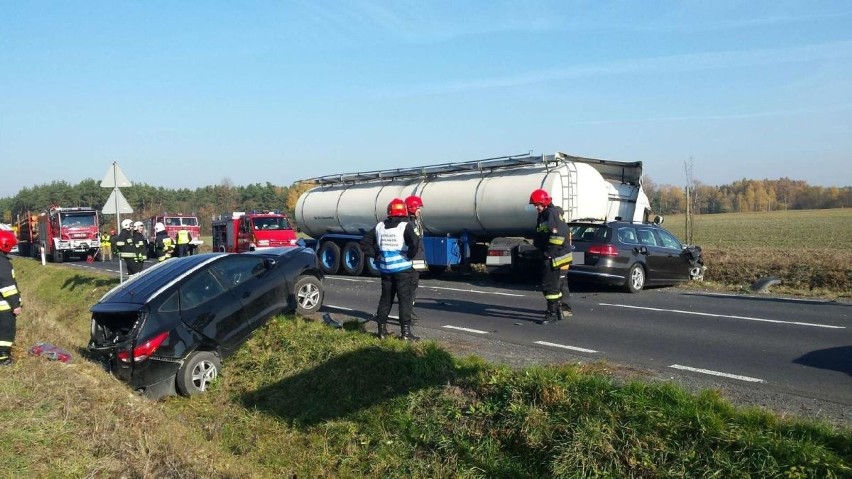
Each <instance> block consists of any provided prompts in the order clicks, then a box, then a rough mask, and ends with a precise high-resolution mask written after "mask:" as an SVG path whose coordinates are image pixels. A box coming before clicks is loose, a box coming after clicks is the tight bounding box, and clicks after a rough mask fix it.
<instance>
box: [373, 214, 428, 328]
mask: <svg viewBox="0 0 852 479" xmlns="http://www.w3.org/2000/svg"><path fill="white" fill-rule="evenodd" d="M419 249H420V238H419V237H418V236H417V233H415V232H414V227H413V226H412V225H411V224H410V223H409V222H408V209H407V208H406V206H405V202H404V201H403V200H401V199H399V198H394V199H393V200H392V201H391V202H390V203H389V204H388V217H387V219H385V220H384V221H382V222H381V223H379V224H377V225H376V227H375V228H373V229H372V230H370V231H368V232H367V234H366V235H364V238H363V239H362V240H361V250H362V251H363V252H364V255H365V256H367V257H368V258H374V260H375V263H376V267H377V268H378V270H379V272H380V273H381V282H382V296H381V298H380V299H379V310H378V313H377V314H376V323H377V324H378V336H379V338H381V339H384V338H386V337H387V335H388V329H387V321H388V315H389V314H390V310H391V307H392V306H393V301H394V297H397V299H398V300H399V325H400V331H401V334H400V339H403V340H406V341H417V340H418V339H420V338H419V337H417V336H415V335H414V333H413V332H412V330H411V305H412V297H413V279H412V276H413V275H414V274H415V272H414V268H413V263H412V260H413V259H414V257H415V256H416V255H417V252H418V250H419Z"/></svg>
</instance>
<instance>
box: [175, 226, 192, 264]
mask: <svg viewBox="0 0 852 479" xmlns="http://www.w3.org/2000/svg"><path fill="white" fill-rule="evenodd" d="M190 241H192V235H191V234H189V231H187V229H186V228H181V229H180V230H178V232H177V236H176V238H175V243H177V256H178V258H181V257H183V256H186V255H187V254H188V253H189V242H190Z"/></svg>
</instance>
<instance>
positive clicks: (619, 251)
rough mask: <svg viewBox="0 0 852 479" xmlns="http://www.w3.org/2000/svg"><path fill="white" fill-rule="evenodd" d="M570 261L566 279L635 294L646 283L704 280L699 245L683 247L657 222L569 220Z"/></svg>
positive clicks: (657, 283) (660, 283)
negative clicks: (620, 287)
mask: <svg viewBox="0 0 852 479" xmlns="http://www.w3.org/2000/svg"><path fill="white" fill-rule="evenodd" d="M568 226H569V228H570V231H571V237H572V245H573V250H574V252H573V257H574V262H573V263H572V264H571V267H570V268H569V269H568V277H569V280H571V281H572V282H573V281H577V282H594V283H599V284H608V285H613V286H622V287H624V289H625V290H626V291H628V292H631V293H638V292H640V291H642V289H643V288H644V287H645V286H646V285H672V284H676V283H680V282H685V281H689V280H693V279H694V280H697V279H701V278H703V275H704V258H703V257H702V254H701V248H700V247H698V246H684V245H683V244H682V243H681V242H680V240H678V239H677V238H676V237H675V236H674V235H673V234H671V233H670V232H668V231H666V230H665V229H664V228H663V227H662V226H660V225H659V224H656V223H631V222H627V221H609V222H602V221H582V220H579V221H572V222H570V223H569V224H568Z"/></svg>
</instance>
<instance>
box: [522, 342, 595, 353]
mask: <svg viewBox="0 0 852 479" xmlns="http://www.w3.org/2000/svg"><path fill="white" fill-rule="evenodd" d="M535 344H541V345H542V346H553V347H554V348H562V349H570V350H571V351H579V352H581V353H597V351H595V350H594V349H586V348H579V347H577V346H568V345H565V344H556V343H548V342H547V341H536V342H535Z"/></svg>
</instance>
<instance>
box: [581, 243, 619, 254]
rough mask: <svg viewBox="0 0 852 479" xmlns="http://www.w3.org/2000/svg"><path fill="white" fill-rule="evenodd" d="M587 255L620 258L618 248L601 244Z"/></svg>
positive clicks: (591, 248)
mask: <svg viewBox="0 0 852 479" xmlns="http://www.w3.org/2000/svg"><path fill="white" fill-rule="evenodd" d="M586 254H597V255H600V256H618V248H616V247H615V246H613V245H611V244H601V245H595V246H592V247H590V248H589V249H588V250H587V251H586Z"/></svg>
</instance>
